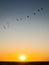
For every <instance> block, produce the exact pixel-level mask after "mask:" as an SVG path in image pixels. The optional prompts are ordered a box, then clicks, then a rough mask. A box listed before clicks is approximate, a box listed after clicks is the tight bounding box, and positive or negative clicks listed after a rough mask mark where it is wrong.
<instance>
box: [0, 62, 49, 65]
mask: <svg viewBox="0 0 49 65" xmlns="http://www.w3.org/2000/svg"><path fill="white" fill-rule="evenodd" d="M0 65H49V62H0Z"/></svg>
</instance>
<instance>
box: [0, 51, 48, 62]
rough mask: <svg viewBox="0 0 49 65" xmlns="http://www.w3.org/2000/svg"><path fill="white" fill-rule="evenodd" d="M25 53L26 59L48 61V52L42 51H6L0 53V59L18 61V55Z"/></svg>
mask: <svg viewBox="0 0 49 65" xmlns="http://www.w3.org/2000/svg"><path fill="white" fill-rule="evenodd" d="M20 55H25V56H26V61H49V53H48V54H46V53H43V52H30V53H29V52H9V53H8V52H7V53H1V54H0V61H18V62H19V61H20V60H19V56H20Z"/></svg>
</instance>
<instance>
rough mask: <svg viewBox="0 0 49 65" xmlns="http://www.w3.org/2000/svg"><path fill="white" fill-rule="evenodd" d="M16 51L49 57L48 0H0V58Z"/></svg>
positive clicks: (28, 54)
mask: <svg viewBox="0 0 49 65" xmlns="http://www.w3.org/2000/svg"><path fill="white" fill-rule="evenodd" d="M41 8H43V11H41ZM38 9H40V12H38ZM34 12H35V13H36V15H34ZM27 16H29V18H27ZM21 18H22V20H21ZM17 19H18V20H17ZM8 54H9V55H8ZM17 54H26V55H27V56H29V57H30V56H32V58H31V60H33V57H38V56H39V57H40V56H41V59H44V60H45V59H48V60H49V0H0V60H7V59H8V60H10V59H11V58H8V57H7V58H6V56H10V55H12V57H13V56H14V55H15V56H17ZM43 56H44V58H43ZM5 58H6V59H5ZM14 59H15V58H14ZM14 59H13V60H14ZM11 60H12V59H11ZM16 60H17V59H16ZM34 60H40V58H39V59H38V58H34Z"/></svg>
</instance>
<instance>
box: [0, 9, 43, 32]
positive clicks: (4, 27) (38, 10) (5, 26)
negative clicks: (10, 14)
mask: <svg viewBox="0 0 49 65" xmlns="http://www.w3.org/2000/svg"><path fill="white" fill-rule="evenodd" d="M40 11H43V8H40V9H37V12H40ZM33 15H36V12H34V13H33ZM29 17H30V16H29V15H27V18H29ZM19 20H21V21H22V20H23V18H22V17H21V18H20V19H18V18H17V19H16V21H17V22H18V21H19ZM9 26H10V24H9V23H7V25H3V29H4V30H6V29H7V27H9ZM1 29H2V28H0V32H1Z"/></svg>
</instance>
